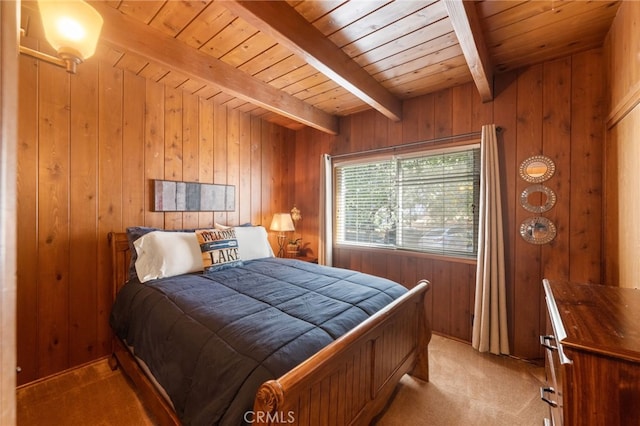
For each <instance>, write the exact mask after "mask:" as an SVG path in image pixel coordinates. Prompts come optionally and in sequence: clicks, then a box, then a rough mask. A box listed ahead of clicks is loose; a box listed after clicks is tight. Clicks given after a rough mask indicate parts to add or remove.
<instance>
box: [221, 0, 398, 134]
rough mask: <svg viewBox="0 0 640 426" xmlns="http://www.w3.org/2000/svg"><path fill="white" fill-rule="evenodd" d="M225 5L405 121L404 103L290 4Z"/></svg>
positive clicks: (342, 84) (229, 3) (356, 92)
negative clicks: (403, 113) (403, 117)
mask: <svg viewBox="0 0 640 426" xmlns="http://www.w3.org/2000/svg"><path fill="white" fill-rule="evenodd" d="M224 5H225V6H226V7H228V8H230V10H231V11H232V12H233V13H235V14H237V15H238V16H241V17H242V18H243V19H245V20H247V21H248V22H249V23H251V24H252V25H253V26H255V27H256V28H258V29H259V30H260V31H262V32H265V33H267V34H269V35H270V36H272V37H273V38H274V39H275V40H276V41H277V42H279V43H281V44H283V45H285V46H286V47H288V48H289V49H290V50H291V51H292V52H294V53H296V54H298V55H300V56H301V57H303V58H304V59H305V60H306V61H307V62H308V63H309V64H310V65H312V66H313V67H314V68H316V69H317V70H319V71H320V72H322V73H323V74H325V75H326V76H328V77H329V78H330V79H332V80H333V81H335V82H337V83H338V84H340V85H341V86H343V87H345V88H346V89H347V90H349V91H350V92H352V93H353V94H354V95H356V96H357V97H359V98H360V99H362V100H363V101H364V102H366V103H368V104H369V105H371V106H372V107H373V108H375V109H376V110H378V111H380V112H381V113H382V114H383V115H385V116H386V117H388V118H389V119H391V120H393V121H400V120H401V117H402V102H401V101H400V100H399V99H398V98H396V97H395V96H393V95H392V94H391V93H390V92H389V91H388V90H387V89H385V88H384V87H382V86H381V85H380V84H379V83H378V82H377V81H376V80H375V79H374V78H373V77H372V76H371V75H369V74H368V73H367V72H366V71H364V70H363V69H362V68H361V67H360V66H359V65H358V64H357V63H355V62H354V61H353V60H351V58H349V56H347V55H346V54H345V53H344V52H343V51H342V50H340V49H339V48H338V47H337V46H336V45H335V44H333V43H332V42H331V41H330V40H328V39H326V38H325V37H324V35H323V34H322V33H321V32H320V31H319V30H318V29H316V28H315V27H314V26H313V25H311V24H310V23H309V22H308V21H307V20H306V19H305V18H304V17H303V16H301V15H300V14H298V13H297V12H296V11H295V9H293V8H292V7H291V6H289V5H288V4H287V3H285V2H279V1H261V2H255V1H226V2H224Z"/></svg>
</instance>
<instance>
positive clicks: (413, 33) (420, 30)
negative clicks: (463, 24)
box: [342, 2, 453, 57]
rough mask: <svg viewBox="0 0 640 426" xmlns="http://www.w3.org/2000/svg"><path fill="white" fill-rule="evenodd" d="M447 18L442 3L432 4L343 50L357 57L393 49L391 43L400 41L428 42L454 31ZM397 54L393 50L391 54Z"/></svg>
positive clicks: (344, 47) (356, 41)
mask: <svg viewBox="0 0 640 426" xmlns="http://www.w3.org/2000/svg"><path fill="white" fill-rule="evenodd" d="M447 16H448V15H447V9H446V8H445V7H444V6H443V4H442V2H437V3H432V4H430V5H429V6H427V7H425V8H423V9H420V10H419V11H418V12H416V13H414V14H413V15H410V16H407V17H406V18H404V19H400V20H398V21H396V22H394V23H393V24H391V25H388V26H386V27H385V28H384V31H376V32H373V33H371V34H369V35H366V36H364V37H360V38H359V39H357V40H355V41H354V42H353V43H350V44H348V45H345V46H343V47H342V50H343V51H344V52H345V53H346V54H347V55H349V56H351V57H355V56H359V55H362V54H363V53H364V52H367V53H368V52H369V51H371V50H374V49H376V48H380V47H382V46H387V45H389V46H388V47H389V48H391V47H392V46H394V45H392V44H390V43H391V42H395V41H396V40H400V39H403V40H423V41H428V40H430V39H432V38H435V37H437V36H438V35H440V34H444V33H448V32H451V31H453V27H451V22H450V21H449V20H448V19H446V18H447ZM443 26H445V27H446V28H443ZM431 31H435V32H436V35H433V36H432V35H431ZM396 52H397V51H396V50H392V51H390V52H389V54H393V53H396Z"/></svg>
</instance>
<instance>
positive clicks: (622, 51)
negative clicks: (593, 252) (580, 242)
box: [604, 2, 640, 288]
mask: <svg viewBox="0 0 640 426" xmlns="http://www.w3.org/2000/svg"><path fill="white" fill-rule="evenodd" d="M639 25H640V3H639V2H622V4H621V5H620V9H619V10H618V13H617V14H616V17H615V19H614V21H613V23H612V25H611V28H610V30H609V34H608V35H607V40H606V42H605V52H606V56H607V65H608V66H607V70H608V82H609V84H608V87H609V88H610V91H609V93H608V101H609V102H608V107H609V109H608V115H607V143H606V155H605V159H606V161H605V172H604V175H605V194H606V197H605V207H606V210H605V211H606V215H605V230H606V232H605V247H606V252H607V254H608V255H607V257H606V261H605V265H606V272H605V276H606V282H607V283H612V284H614V285H619V286H620V287H628V288H640V279H639V278H638V277H639V276H640V266H639V265H638V257H639V253H638V251H639V249H640V228H639V227H638V224H637V223H638V217H639V214H638V212H639V211H640V201H639V198H638V183H639V182H640V169H639V168H638V164H640V140H639V139H638V136H639V135H640V33H638V26H639Z"/></svg>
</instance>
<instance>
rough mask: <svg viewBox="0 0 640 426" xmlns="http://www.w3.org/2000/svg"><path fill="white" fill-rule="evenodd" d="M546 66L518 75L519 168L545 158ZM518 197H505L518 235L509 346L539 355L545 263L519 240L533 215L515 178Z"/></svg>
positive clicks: (522, 186) (520, 182) (535, 248)
mask: <svg viewBox="0 0 640 426" xmlns="http://www.w3.org/2000/svg"><path fill="white" fill-rule="evenodd" d="M543 71H544V67H543V65H537V66H534V67H529V68H528V69H526V70H525V71H523V72H522V73H520V74H519V76H518V80H517V82H516V84H517V94H516V96H517V104H516V111H517V124H516V135H517V139H516V159H515V160H516V164H517V165H516V167H518V166H519V165H520V163H521V162H522V161H523V160H524V159H526V158H528V157H530V156H532V155H538V154H542V152H543V150H542V102H543V96H542V90H543V78H544V73H543ZM512 179H514V180H515V193H513V194H506V195H507V196H510V197H514V198H515V199H516V203H515V204H516V205H515V224H514V225H515V226H514V228H512V229H510V230H509V231H508V232H509V233H515V234H516V239H515V246H514V261H515V263H516V265H515V276H514V281H513V283H511V285H513V286H514V300H513V303H514V306H517V310H514V312H515V318H514V322H513V324H512V325H511V326H512V327H513V330H514V332H513V335H514V341H513V342H510V344H512V345H513V347H514V348H518V350H519V351H522V353H526V354H529V356H531V354H537V353H538V352H539V349H538V348H539V346H540V342H539V341H535V340H534V337H535V336H536V334H539V333H538V331H539V318H540V312H541V309H542V305H541V303H540V299H541V297H542V292H541V291H540V289H541V287H542V285H541V282H542V277H541V273H542V259H541V254H540V247H539V246H535V245H532V244H529V243H527V242H526V241H524V240H523V239H522V238H520V237H519V234H518V229H519V227H520V224H521V223H522V221H523V220H524V219H525V218H527V217H530V216H531V214H530V213H529V212H527V211H526V210H524V209H522V208H521V207H520V203H519V201H518V200H519V197H520V194H521V193H522V191H523V190H524V189H525V188H526V187H527V186H528V185H529V184H528V183H527V182H524V181H523V180H522V179H520V177H519V175H516V176H513V177H512Z"/></svg>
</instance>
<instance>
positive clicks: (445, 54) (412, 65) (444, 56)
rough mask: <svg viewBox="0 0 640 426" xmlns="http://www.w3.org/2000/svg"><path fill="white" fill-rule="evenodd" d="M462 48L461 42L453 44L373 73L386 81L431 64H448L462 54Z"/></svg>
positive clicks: (415, 72)
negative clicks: (435, 52)
mask: <svg viewBox="0 0 640 426" xmlns="http://www.w3.org/2000/svg"><path fill="white" fill-rule="evenodd" d="M462 55H463V53H462V50H461V49H460V45H459V44H455V45H453V46H449V47H446V48H444V49H442V50H439V51H438V52H437V54H431V55H426V56H423V57H420V58H416V59H414V60H412V61H408V62H405V63H403V64H400V65H398V66H396V67H393V68H390V69H388V70H385V71H381V72H377V73H373V72H372V74H373V75H374V76H375V77H376V78H377V79H378V80H380V81H386V80H389V79H390V78H394V77H398V76H402V75H407V74H413V75H415V74H417V73H419V72H420V71H421V70H423V69H425V68H427V67H430V66H431V65H436V64H443V63H444V64H446V63H447V61H450V60H452V59H457V58H459V57H460V56H462Z"/></svg>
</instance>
